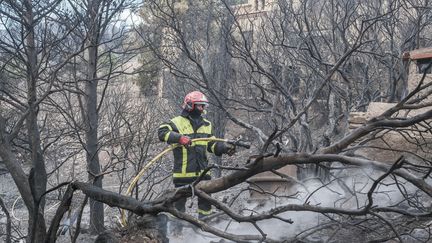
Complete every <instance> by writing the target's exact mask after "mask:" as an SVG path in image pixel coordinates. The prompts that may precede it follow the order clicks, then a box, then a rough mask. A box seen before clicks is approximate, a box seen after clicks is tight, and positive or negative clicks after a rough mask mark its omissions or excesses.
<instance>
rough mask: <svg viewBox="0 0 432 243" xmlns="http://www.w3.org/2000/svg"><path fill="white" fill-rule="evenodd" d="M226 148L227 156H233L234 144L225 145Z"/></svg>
mask: <svg viewBox="0 0 432 243" xmlns="http://www.w3.org/2000/svg"><path fill="white" fill-rule="evenodd" d="M226 146H227V150H226V152H225V153H226V154H228V155H229V156H233V154H234V153H235V152H236V146H235V145H234V144H229V143H228V144H226Z"/></svg>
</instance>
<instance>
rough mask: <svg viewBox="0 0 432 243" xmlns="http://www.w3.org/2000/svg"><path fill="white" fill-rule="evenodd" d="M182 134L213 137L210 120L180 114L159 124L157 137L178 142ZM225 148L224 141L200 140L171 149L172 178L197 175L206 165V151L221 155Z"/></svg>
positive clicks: (191, 136) (168, 141)
mask: <svg viewBox="0 0 432 243" xmlns="http://www.w3.org/2000/svg"><path fill="white" fill-rule="evenodd" d="M182 135H185V136H188V137H190V138H191V139H194V138H209V137H213V128H212V124H211V122H210V121H208V120H206V119H203V118H202V117H199V118H196V119H192V118H190V117H189V116H187V115H184V114H182V115H180V116H177V117H174V118H173V119H171V121H170V122H168V123H164V124H162V125H160V126H159V129H158V137H159V139H160V140H161V141H164V142H167V143H169V144H172V143H178V142H179V139H180V137H181V136H182ZM225 150H226V146H225V145H224V143H220V142H209V141H200V142H193V143H192V145H191V146H189V147H188V148H186V147H184V146H180V147H177V148H175V149H174V150H173V154H174V168H173V177H174V178H191V177H198V176H200V174H201V173H202V172H203V170H204V169H205V168H206V167H207V165H208V160H207V156H206V152H207V151H208V152H211V153H214V154H215V155H217V156H220V155H222V153H224V152H225Z"/></svg>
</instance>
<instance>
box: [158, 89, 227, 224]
mask: <svg viewBox="0 0 432 243" xmlns="http://www.w3.org/2000/svg"><path fill="white" fill-rule="evenodd" d="M182 107H183V111H182V113H181V114H180V115H179V116H176V117H174V118H172V119H171V120H170V121H169V122H167V123H163V124H162V125H160V126H159V129H158V136H159V139H160V140H161V141H164V142H167V143H168V144H174V143H178V144H181V145H182V146H179V147H177V148H175V149H174V150H173V154H174V167H173V182H174V186H175V187H181V186H185V185H188V184H191V183H192V182H194V181H195V180H196V179H197V178H198V177H199V176H200V175H201V173H202V172H203V170H204V169H205V168H206V167H207V165H208V160H207V156H206V153H207V152H211V153H214V154H215V155H216V156H221V155H222V154H228V155H230V156H231V155H233V154H234V153H235V149H236V148H235V146H234V145H231V144H228V143H224V142H213V141H200V142H192V141H191V140H192V139H194V138H208V137H213V128H212V124H211V122H210V121H208V120H207V119H204V118H203V117H202V114H203V112H204V110H205V109H206V108H207V107H208V100H207V98H206V96H205V95H204V94H203V93H201V92H199V91H193V92H191V93H189V94H187V95H186V96H185V98H184V101H183V106H182ZM210 179H211V177H210V175H209V174H206V175H204V176H203V180H210ZM185 204H186V198H182V199H180V200H178V201H177V202H175V204H174V206H175V207H176V209H177V210H179V211H181V212H185V209H186V208H185ZM209 214H211V204H210V203H209V202H207V201H206V200H204V199H201V198H198V217H199V218H203V217H205V216H208V215H209Z"/></svg>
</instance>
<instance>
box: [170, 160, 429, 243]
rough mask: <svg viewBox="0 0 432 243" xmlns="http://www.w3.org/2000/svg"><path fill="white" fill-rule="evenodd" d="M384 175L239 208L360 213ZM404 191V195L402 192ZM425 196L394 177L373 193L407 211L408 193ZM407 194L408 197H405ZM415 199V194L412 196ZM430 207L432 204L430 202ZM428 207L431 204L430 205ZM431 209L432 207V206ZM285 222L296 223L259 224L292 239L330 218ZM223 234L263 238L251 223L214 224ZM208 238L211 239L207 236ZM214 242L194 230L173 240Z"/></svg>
mask: <svg viewBox="0 0 432 243" xmlns="http://www.w3.org/2000/svg"><path fill="white" fill-rule="evenodd" d="M382 174H383V172H382V171H375V170H373V169H370V168H362V169H360V170H358V169H357V170H354V169H352V170H348V171H345V172H343V173H340V174H338V175H337V178H338V179H336V177H335V178H333V179H331V180H330V181H328V182H321V181H319V180H310V181H308V182H306V183H304V184H303V185H296V186H295V190H296V191H297V192H298V193H297V194H296V197H295V198H291V199H275V198H272V197H270V199H269V200H267V201H266V202H265V203H264V204H263V203H258V202H255V201H253V200H249V201H250V202H247V201H246V200H242V201H241V203H239V205H237V208H236V209H237V211H238V212H241V213H242V214H243V215H250V214H251V212H257V213H260V212H266V211H268V210H270V209H272V208H274V207H275V206H281V205H287V204H297V205H303V204H310V205H315V206H321V207H334V208H341V209H350V210H359V209H361V208H363V207H364V206H365V205H367V203H368V202H369V201H368V191H369V190H370V188H371V186H372V185H373V183H374V181H375V180H376V179H377V178H379V177H380V176H381V175H382ZM401 191H402V192H403V193H401ZM408 192H411V194H418V195H417V198H418V197H419V196H421V195H422V193H419V192H418V190H417V192H416V190H415V188H414V187H413V186H412V185H411V184H409V183H407V182H406V181H403V180H401V179H398V180H397V181H395V180H394V178H391V177H389V178H386V179H385V180H383V181H382V183H380V184H379V186H378V187H377V188H376V189H375V191H374V193H373V205H374V206H387V207H388V206H398V207H401V208H404V209H405V208H406V207H407V206H408V203H407V200H406V197H407V195H406V194H407V193H408ZM404 194H405V195H404ZM408 196H412V195H408ZM429 204H430V203H429ZM426 206H427V205H426ZM429 206H430V205H429ZM278 216H279V217H282V218H284V219H290V220H292V221H293V223H292V224H289V223H286V222H283V221H281V220H279V219H270V220H264V221H260V222H258V226H259V227H260V228H261V230H262V231H264V232H265V233H266V234H267V235H268V236H269V237H271V238H272V239H279V240H289V239H293V238H294V237H295V236H297V235H299V234H301V233H302V232H305V231H307V230H309V229H312V228H314V227H318V226H320V225H323V224H324V223H326V222H329V219H328V218H327V217H325V216H323V215H322V214H320V213H314V212H292V211H289V212H285V213H282V214H279V215H278ZM212 226H213V227H216V228H218V229H220V230H222V231H226V232H229V233H232V234H238V235H241V234H248V235H260V233H259V231H258V230H257V229H256V228H255V227H254V226H253V225H252V224H250V223H238V222H233V221H228V220H223V221H222V222H219V223H217V224H214V225H212ZM206 235H207V236H206ZM194 241H195V242H210V241H218V238H215V237H214V236H213V237H210V235H209V234H208V233H205V234H204V233H203V234H197V233H196V232H195V231H194V230H190V229H189V230H186V232H184V236H183V238H182V239H181V240H180V241H176V240H175V239H173V241H172V242H194Z"/></svg>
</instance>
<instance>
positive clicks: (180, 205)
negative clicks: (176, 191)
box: [173, 176, 211, 218]
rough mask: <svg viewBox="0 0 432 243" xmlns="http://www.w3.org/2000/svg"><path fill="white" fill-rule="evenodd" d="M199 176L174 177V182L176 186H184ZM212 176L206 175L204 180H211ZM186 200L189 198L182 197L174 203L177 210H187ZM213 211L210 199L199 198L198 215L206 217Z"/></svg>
mask: <svg viewBox="0 0 432 243" xmlns="http://www.w3.org/2000/svg"><path fill="white" fill-rule="evenodd" d="M196 179H197V178H194V177H192V178H181V179H179V178H174V180H173V182H174V186H175V187H182V186H186V185H189V184H191V183H192V182H194V181H195V180H196ZM210 179H211V177H210V176H205V177H204V178H203V180H210ZM186 200H187V198H185V197H184V198H181V199H180V200H178V201H176V202H175V203H174V206H175V208H176V209H177V210H179V211H180V212H185V211H186ZM210 213H211V204H210V202H209V201H207V200H205V199H202V198H198V217H200V218H201V217H205V216H207V215H209V214H210Z"/></svg>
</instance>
